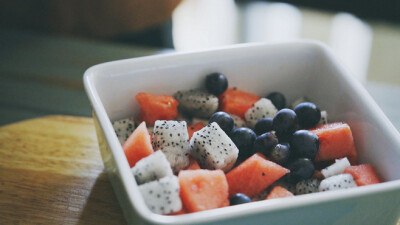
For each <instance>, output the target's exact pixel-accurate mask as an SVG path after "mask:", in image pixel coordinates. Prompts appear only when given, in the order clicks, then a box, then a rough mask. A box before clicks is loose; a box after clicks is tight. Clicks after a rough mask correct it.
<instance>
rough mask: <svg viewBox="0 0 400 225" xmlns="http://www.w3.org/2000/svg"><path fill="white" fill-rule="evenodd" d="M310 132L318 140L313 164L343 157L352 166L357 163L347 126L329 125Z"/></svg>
mask: <svg viewBox="0 0 400 225" xmlns="http://www.w3.org/2000/svg"><path fill="white" fill-rule="evenodd" d="M311 131H312V132H314V133H315V134H316V135H317V136H318V138H319V151H318V153H317V155H316V156H315V162H321V161H329V160H334V159H339V158H344V157H347V158H348V159H349V161H350V163H351V164H352V165H354V164H355V163H356V162H357V152H356V148H355V146H354V140H353V135H352V133H351V130H350V127H349V125H348V124H346V123H343V122H337V123H329V124H326V125H322V126H319V127H317V128H316V129H314V130H311Z"/></svg>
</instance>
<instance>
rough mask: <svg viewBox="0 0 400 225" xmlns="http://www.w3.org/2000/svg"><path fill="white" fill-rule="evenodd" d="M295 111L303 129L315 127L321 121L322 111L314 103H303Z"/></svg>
mask: <svg viewBox="0 0 400 225" xmlns="http://www.w3.org/2000/svg"><path fill="white" fill-rule="evenodd" d="M294 111H295V112H296V115H297V119H298V120H299V125H300V127H301V128H303V129H308V128H312V127H315V125H317V123H318V122H319V120H320V119H321V110H319V108H318V107H317V106H316V105H315V104H314V103H312V102H302V103H300V104H298V105H297V106H296V107H295V108H294Z"/></svg>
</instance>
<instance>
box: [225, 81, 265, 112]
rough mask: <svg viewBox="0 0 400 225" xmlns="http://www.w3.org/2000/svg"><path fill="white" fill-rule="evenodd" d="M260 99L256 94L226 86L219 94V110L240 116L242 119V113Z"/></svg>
mask: <svg viewBox="0 0 400 225" xmlns="http://www.w3.org/2000/svg"><path fill="white" fill-rule="evenodd" d="M258 100H260V97H258V96H257V95H254V94H251V93H248V92H245V91H241V90H238V89H235V88H228V89H227V90H226V91H225V92H224V93H223V94H222V95H220V96H219V102H220V108H221V111H224V112H227V113H229V114H233V115H237V116H240V117H241V118H243V119H244V114H245V113H246V111H247V110H248V109H250V108H251V107H253V104H254V103H256V102H257V101H258Z"/></svg>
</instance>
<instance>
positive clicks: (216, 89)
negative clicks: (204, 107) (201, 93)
mask: <svg viewBox="0 0 400 225" xmlns="http://www.w3.org/2000/svg"><path fill="white" fill-rule="evenodd" d="M227 88H228V79H226V77H225V76H224V75H223V74H220V73H212V74H209V75H207V76H206V89H207V90H208V92H210V93H211V94H214V95H220V94H222V93H224V92H225V91H226V89H227Z"/></svg>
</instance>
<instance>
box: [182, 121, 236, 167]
mask: <svg viewBox="0 0 400 225" xmlns="http://www.w3.org/2000/svg"><path fill="white" fill-rule="evenodd" d="M190 154H191V155H192V156H193V158H195V159H196V161H197V162H198V163H199V165H200V167H201V168H204V169H211V170H215V169H221V170H223V171H224V172H228V171H229V170H230V169H231V168H232V167H233V166H234V164H235V162H236V159H237V157H238V154H239V150H238V148H237V147H236V145H235V144H234V143H233V141H232V140H231V139H230V138H229V137H228V135H226V134H225V132H224V131H223V130H222V129H221V128H220V127H219V125H218V124H217V123H216V122H213V123H211V124H208V125H207V126H205V127H203V128H202V129H201V130H199V131H197V132H194V134H193V136H192V138H191V139H190Z"/></svg>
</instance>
